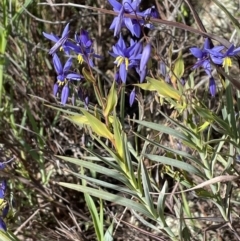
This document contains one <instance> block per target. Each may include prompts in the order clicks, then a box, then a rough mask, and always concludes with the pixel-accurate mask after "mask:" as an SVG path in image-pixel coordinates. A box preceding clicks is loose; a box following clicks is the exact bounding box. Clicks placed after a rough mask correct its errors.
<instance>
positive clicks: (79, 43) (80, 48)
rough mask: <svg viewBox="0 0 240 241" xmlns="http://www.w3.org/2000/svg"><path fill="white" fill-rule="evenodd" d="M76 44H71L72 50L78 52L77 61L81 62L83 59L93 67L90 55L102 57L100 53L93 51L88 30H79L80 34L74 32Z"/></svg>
mask: <svg viewBox="0 0 240 241" xmlns="http://www.w3.org/2000/svg"><path fill="white" fill-rule="evenodd" d="M75 41H76V45H72V46H71V48H72V50H73V51H74V52H75V53H76V54H78V57H77V58H78V62H79V63H80V64H82V63H83V62H84V61H85V62H86V63H88V64H89V65H90V66H91V67H94V64H93V60H92V57H95V58H102V57H101V56H100V55H97V54H95V53H94V50H93V46H92V45H93V42H92V40H91V39H90V38H89V36H88V32H87V31H85V30H83V29H82V30H81V32H80V35H77V34H75Z"/></svg>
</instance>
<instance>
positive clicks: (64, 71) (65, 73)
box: [53, 54, 82, 92]
mask: <svg viewBox="0 0 240 241" xmlns="http://www.w3.org/2000/svg"><path fill="white" fill-rule="evenodd" d="M53 65H54V68H55V70H56V73H57V81H58V84H60V85H63V84H65V83H66V79H73V80H80V79H81V78H82V76H81V75H80V74H77V73H74V72H71V73H70V71H69V70H70V68H71V66H72V58H69V59H68V60H67V62H66V63H65V65H64V67H63V66H62V63H61V61H60V59H59V58H58V56H57V54H54V55H53ZM55 90H56V89H55ZM54 92H55V91H54Z"/></svg>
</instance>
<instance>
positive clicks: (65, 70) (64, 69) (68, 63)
mask: <svg viewBox="0 0 240 241" xmlns="http://www.w3.org/2000/svg"><path fill="white" fill-rule="evenodd" d="M71 66H72V58H69V59H68V60H67V62H66V63H65V65H64V67H63V73H66V72H67V71H69V69H70V68H71Z"/></svg>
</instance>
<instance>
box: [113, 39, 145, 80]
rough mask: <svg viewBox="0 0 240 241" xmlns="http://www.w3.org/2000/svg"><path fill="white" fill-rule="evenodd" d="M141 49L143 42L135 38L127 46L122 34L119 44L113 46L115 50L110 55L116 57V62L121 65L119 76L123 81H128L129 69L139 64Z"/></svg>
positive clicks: (118, 65)
mask: <svg viewBox="0 0 240 241" xmlns="http://www.w3.org/2000/svg"><path fill="white" fill-rule="evenodd" d="M141 51H142V46H141V44H140V43H138V42H135V41H133V40H131V42H130V46H129V47H128V48H127V47H126V44H125V42H124V40H123V38H122V36H121V35H120V38H119V40H118V42H117V44H116V45H115V46H113V52H110V55H112V56H113V57H115V58H116V60H115V61H114V63H115V64H117V67H119V76H120V78H121V80H122V82H123V83H126V79H127V72H128V69H130V68H133V67H137V66H139V64H140V59H141V56H142V54H141V53H140V52H141Z"/></svg>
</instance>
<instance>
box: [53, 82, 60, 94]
mask: <svg viewBox="0 0 240 241" xmlns="http://www.w3.org/2000/svg"><path fill="white" fill-rule="evenodd" d="M58 87H59V86H58V84H57V83H55V84H54V86H53V95H54V96H56V95H57V92H58Z"/></svg>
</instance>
